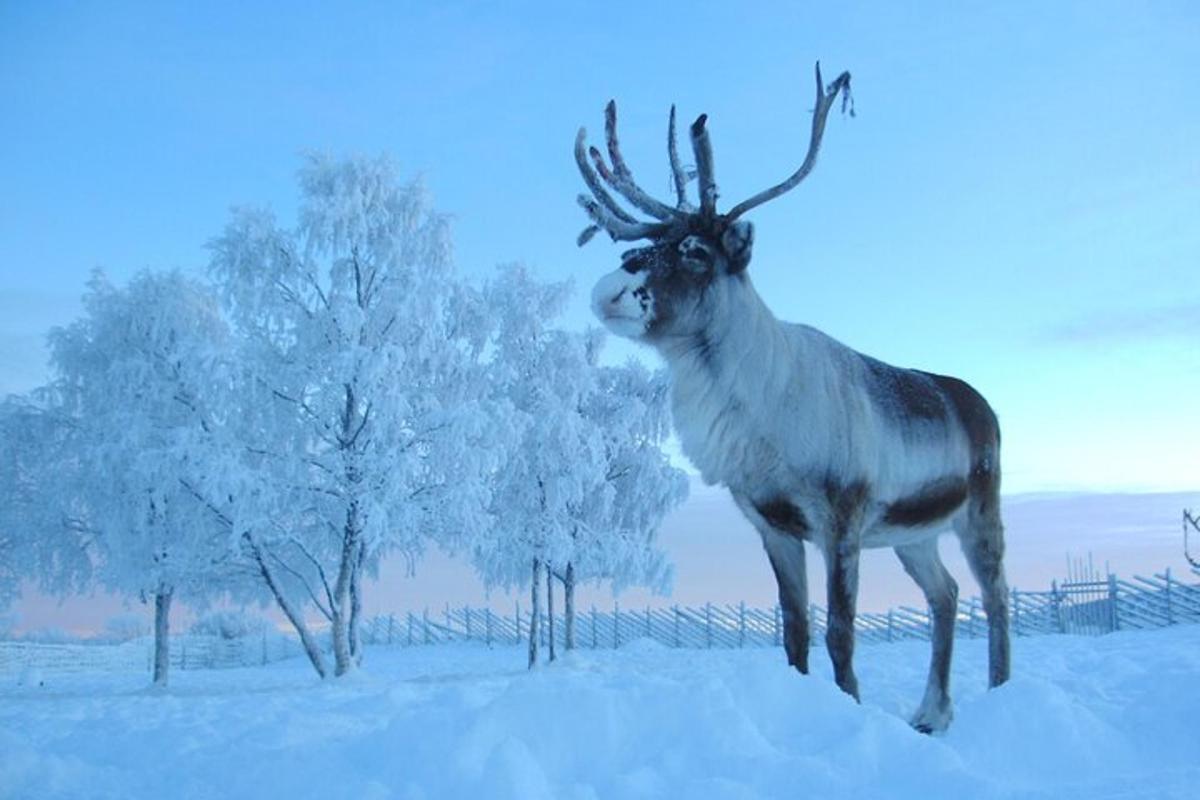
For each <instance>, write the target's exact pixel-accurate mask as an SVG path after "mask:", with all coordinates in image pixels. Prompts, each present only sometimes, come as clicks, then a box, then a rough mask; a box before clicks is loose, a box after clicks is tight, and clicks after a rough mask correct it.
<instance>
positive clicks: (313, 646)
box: [245, 534, 329, 678]
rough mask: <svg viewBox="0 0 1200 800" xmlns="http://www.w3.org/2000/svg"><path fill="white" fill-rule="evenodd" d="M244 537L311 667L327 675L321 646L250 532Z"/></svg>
mask: <svg viewBox="0 0 1200 800" xmlns="http://www.w3.org/2000/svg"><path fill="white" fill-rule="evenodd" d="M245 539H246V542H247V543H248V544H249V545H250V553H251V554H252V555H253V556H254V561H255V563H256V564H257V565H258V572H259V574H260V575H262V578H263V580H264V581H266V584H267V588H268V589H270V590H271V594H272V595H273V596H274V597H275V602H276V603H277V604H278V605H279V608H280V609H281V610H282V611H283V613H284V615H285V616H286V617H287V618H288V621H289V622H291V623H292V627H293V628H295V629H296V635H297V636H299V637H300V644H301V645H303V646H304V653H305V655H307V656H308V660H309V662H310V663H311V664H312V665H313V669H315V670H316V671H317V674H318V675H320V676H321V677H322V678H325V677H328V675H329V669H328V668H327V667H326V666H325V656H324V655H322V653H321V647H320V645H318V644H317V640H316V639H314V638H313V635H312V633H311V632H309V630H308V625H306V624H305V622H304V617H303V616H301V614H300V612H299V611H298V610H297V609H296V607H295V606H293V605H292V603H291V601H290V600H288V599H287V597H286V596H284V594H283V592H282V591H280V588H279V583H278V581H276V580H275V574H274V573H273V572H271V568H270V567H269V566H267V560H266V559H265V558H263V552H262V549H261V548H260V547H259V546H258V543H257V542H255V541H254V540H253V539H252V538H251V537H250V534H245Z"/></svg>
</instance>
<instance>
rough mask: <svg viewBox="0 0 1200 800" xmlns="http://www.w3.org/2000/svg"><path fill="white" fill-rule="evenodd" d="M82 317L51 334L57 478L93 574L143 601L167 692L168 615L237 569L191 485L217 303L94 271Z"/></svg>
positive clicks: (164, 276) (205, 428)
mask: <svg viewBox="0 0 1200 800" xmlns="http://www.w3.org/2000/svg"><path fill="white" fill-rule="evenodd" d="M83 305H84V314H83V316H82V317H81V318H80V319H79V320H78V321H76V322H75V323H73V324H72V325H70V326H68V327H66V328H60V329H56V330H54V331H52V332H51V335H50V349H51V364H52V367H53V369H54V371H55V374H56V380H55V381H54V384H53V387H52V389H53V395H54V397H55V400H56V406H55V408H54V411H55V413H56V414H57V415H59V416H60V417H62V418H64V419H67V420H69V421H70V432H69V435H68V437H67V443H66V445H65V448H64V451H65V452H66V453H67V455H68V457H67V458H65V459H62V460H60V463H59V465H58V466H59V468H60V469H61V473H60V476H59V478H58V479H56V480H55V484H56V485H57V487H58V488H57V490H56V491H57V492H58V498H57V501H58V502H63V503H69V504H71V505H72V506H73V507H74V508H76V509H77V512H76V516H77V517H78V519H79V520H80V526H81V527H82V528H84V529H86V530H87V531H88V533H89V535H90V538H91V543H92V546H93V549H94V558H95V560H96V566H97V578H98V579H99V581H100V582H101V583H102V584H103V585H104V586H106V587H108V588H109V589H111V590H113V591H116V592H119V593H121V594H124V595H126V596H134V597H141V598H142V599H143V600H145V601H147V602H148V601H149V599H150V598H153V602H154V609H155V613H154V620H155V621H154V636H155V658H154V683H155V685H158V686H165V685H166V683H167V672H168V666H169V657H168V656H169V654H168V642H169V632H170V631H169V619H170V609H171V604H172V601H173V600H174V599H175V598H176V597H178V596H180V595H183V596H188V597H192V598H197V599H199V598H203V597H206V596H210V595H212V594H213V593H214V592H219V591H222V590H223V589H226V588H228V587H229V585H230V584H229V582H228V581H229V580H230V579H231V578H232V577H233V576H234V575H235V574H236V564H235V559H234V558H233V555H232V554H231V549H230V546H229V539H228V536H227V534H226V532H225V531H224V530H223V529H222V528H221V527H220V526H218V525H216V524H214V522H213V520H212V518H211V516H210V515H209V514H207V512H206V511H205V510H204V509H203V508H202V507H201V506H200V505H199V504H197V503H196V502H195V500H194V498H193V497H192V495H191V493H190V492H189V491H188V490H187V488H186V487H187V485H188V484H189V482H198V481H200V480H202V479H203V477H204V474H205V472H206V471H207V470H210V469H212V468H213V467H212V465H210V464H207V463H204V461H203V459H202V457H201V456H200V454H202V453H204V452H205V451H206V440H207V439H208V437H209V436H210V430H211V428H212V426H213V425H214V424H216V423H217V422H219V418H220V410H219V409H215V408H213V407H212V406H211V398H213V397H215V396H219V388H220V383H219V381H220V380H221V376H222V374H223V373H224V371H225V370H224V366H223V365H224V361H225V357H226V353H227V346H228V332H227V329H226V327H225V325H224V323H223V321H222V319H221V316H220V314H219V313H218V307H217V303H216V299H215V297H214V296H213V295H212V294H211V293H209V292H207V291H206V290H205V289H204V288H203V287H201V286H200V285H199V284H197V283H196V282H194V281H192V280H190V279H188V278H186V277H184V276H183V275H181V274H180V273H178V272H167V273H142V274H140V275H138V276H137V277H135V278H134V279H133V280H132V281H131V282H130V283H129V285H128V286H127V287H125V288H124V289H119V288H116V287H114V286H113V285H112V284H110V283H109V282H108V281H107V280H106V279H105V278H104V276H103V275H101V274H99V273H97V274H96V275H95V276H94V277H93V278H92V280H91V282H90V283H89V286H88V292H87V293H86V295H85V296H84V299H83Z"/></svg>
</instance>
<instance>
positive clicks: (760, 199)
mask: <svg viewBox="0 0 1200 800" xmlns="http://www.w3.org/2000/svg"><path fill="white" fill-rule="evenodd" d="M816 72H817V105H816V107H815V108H814V109H813V121H812V136H811V138H810V139H809V142H808V155H806V156H805V157H804V163H802V164H801V165H800V169H798V170H796V171H795V172H793V173H792V176H791V177H790V178H788V179H787V180H786V181H784V182H783V183H780V184H776V185H775V186H772V187H771V188H770V189H766V190H765V191H761V192H759V193H758V194H756V195H754V196H753V197H751V198H750V199H749V200H744V201H742V202H741V203H738V204H737V205H736V206H734V207H733V208H732V209H730V210H729V213H728V214H726V215H725V218H726V219H728V220H730V221H732V220H735V219H737V218H738V217H740V216H741V215H742V214H745V213H746V212H747V211H749V210H750V209H752V208H755V207H757V206H761V205H762V204H763V203H765V202H767V201H768V200H774V199H775V198H776V197H778V196H779V195H781V194H783V193H784V192H786V191H788V190H790V189H793V188H794V187H795V186H796V184H798V183H800V181H802V180H804V179H805V178H806V177H808V173H810V172H812V168H813V167H814V166H815V165H816V163H817V152H818V151H820V149H821V137H822V136H823V135H824V133H825V120H826V118H828V117H829V109H831V108H833V101H834V100H836V99H837V96H838V92H841V91H843V90H845V93H844V94H843V95H842V111H843V112H845V110H846V106H847V104H849V106H850V116H854V99H853V97H852V96H851V95H850V73H849V72H843V73H842V74H841V75H838V76H837V78H836V79H835V80H834V81H833V83H831V84H829V86H828V87H826V86H825V83H824V81H822V80H821V62H820V61H818V62H817V69H816Z"/></svg>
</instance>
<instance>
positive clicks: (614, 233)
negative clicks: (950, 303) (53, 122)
mask: <svg viewBox="0 0 1200 800" xmlns="http://www.w3.org/2000/svg"><path fill="white" fill-rule="evenodd" d="M586 138H587V132H586V131H585V130H584V129H583V128H580V129H579V133H578V135H577V136H576V137H575V164H576V165H577V166H578V167H579V172H580V174H581V175H583V180H584V183H586V184H587V186H588V189H590V190H591V192H592V195H593V197H588V196H586V195H579V198H578V200H579V204H580V205H581V206H583V209H584V211H586V212H587V214H588V216H589V217H591V218H592V220H593V222H595V224H594V225H590V226H588V227H587V228H585V229H584V231H583V232H582V233H581V234H579V240H578V243H579V244H580V245H583V244H586V243H587V242H588V241H589V240H590V239H591V238H592V237H593V236H594V235H595V234H596V233H597V232H598V231H599V230H600V229H603V230H605V231H607V232H608V235H609V236H611V237H612V238H613V240H614V241H636V240H638V239H653V238H656V237H659V236H662V235H664V234H665V233H666V232H667V231H670V230H671V229H672V228H676V227H682V226H683V225H684V224H686V220H687V218H688V216H689V215H690V213H691V207H690V205H688V203H687V196H686V194H685V192H684V188H683V187H684V186H686V183H687V178H686V174H685V173H684V172H683V167H682V166H680V164H679V158H678V153H676V152H675V147H674V111H672V115H671V126H670V141H668V154H669V156H670V158H671V169H672V174H673V175H674V179H675V181H676V193H677V194H678V196H679V205H678V207H677V208H672V207H671V206H669V205H667V204H666V203H663V202H661V201H659V200H656V199H655V198H653V197H651V196H650V195H649V194H648V193H647V192H646V191H645V190H644V189H642V187H640V186H638V185H637V182H636V181H635V180H634V179H633V172H632V171H631V170H630V169H629V166H628V165H627V164H626V163H625V158H624V156H622V155H621V145H620V142H619V140H618V139H617V104H616V102H614V101H612V100H610V101H609V103H608V106H607V107H606V108H605V109H604V139H605V142H606V144H607V149H608V158H609V161H610V162H611V163H612V167H611V168H610V167H609V166H608V164H606V163H605V162H604V156H603V155H602V154H601V153H600V151H599V150H597V149H596V148H595V147H587V148H585V144H584V142H585V140H586ZM589 157H590V163H589ZM604 184H608V186H610V187H612V188H613V189H615V190H616V191H617V192H618V193H620V195H621V196H622V197H624V198H625V199H626V200H628V201H629V203H630V204H631V205H633V206H634V207H635V208H637V209H638V210H640V211H643V212H645V213H646V214H649V215H650V216H652V217H654V218H655V220H657V221H655V222H641V221H639V220H637V219H636V218H635V217H634V216H633V215H631V214H629V213H628V212H627V211H625V210H624V209H623V208H621V207H620V205H618V203H617V201H616V199H615V198H613V196H612V195H611V194H609V192H608V190H607V189H605V187H604ZM593 198H594V199H593Z"/></svg>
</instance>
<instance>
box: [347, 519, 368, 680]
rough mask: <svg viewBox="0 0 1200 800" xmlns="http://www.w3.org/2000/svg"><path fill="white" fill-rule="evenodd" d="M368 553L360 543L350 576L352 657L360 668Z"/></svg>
mask: <svg viewBox="0 0 1200 800" xmlns="http://www.w3.org/2000/svg"><path fill="white" fill-rule="evenodd" d="M366 552H367V549H366V547H365V546H364V545H363V543H362V542H359V544H358V557H357V558H356V559H355V560H354V572H353V573H351V575H350V657H351V658H352V659H354V665H355V666H360V665H361V664H362V659H363V651H362V640H361V639H362V637H361V636H360V634H359V625H360V623H361V622H362V571H363V560H364V558H365V556H366Z"/></svg>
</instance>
